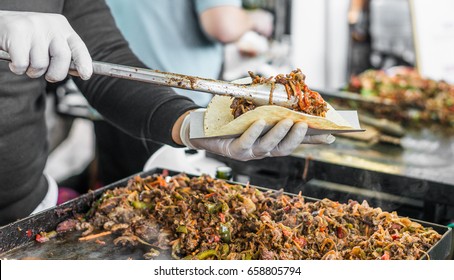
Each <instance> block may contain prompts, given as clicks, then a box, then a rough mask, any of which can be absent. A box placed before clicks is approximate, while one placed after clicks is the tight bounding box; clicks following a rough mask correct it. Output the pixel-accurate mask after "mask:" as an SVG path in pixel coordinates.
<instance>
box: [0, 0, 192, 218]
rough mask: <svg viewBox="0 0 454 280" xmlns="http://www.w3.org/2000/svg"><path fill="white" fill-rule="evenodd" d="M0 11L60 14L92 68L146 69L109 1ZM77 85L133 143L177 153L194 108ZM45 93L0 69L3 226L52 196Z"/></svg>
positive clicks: (71, 0)
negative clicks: (182, 126)
mask: <svg viewBox="0 0 454 280" xmlns="http://www.w3.org/2000/svg"><path fill="white" fill-rule="evenodd" d="M0 10H10V11H31V12H48V13H58V14H63V15H64V16H65V17H66V18H67V19H68V21H69V23H70V24H71V26H72V27H73V28H74V30H75V31H76V32H77V33H78V34H79V35H80V37H81V38H82V40H83V41H84V42H85V44H86V45H87V47H88V49H89V51H90V54H91V56H92V58H93V60H98V61H106V62H111V63H118V64H125V65H131V66H136V67H145V66H144V65H143V64H142V63H141V62H140V61H139V60H138V59H137V58H136V57H135V56H134V55H133V53H132V52H131V51H130V49H129V47H128V45H127V43H126V41H125V40H124V39H123V37H122V36H121V34H120V32H119V31H118V30H117V28H116V26H115V23H114V20H113V19H112V17H111V15H110V11H109V9H108V7H107V6H106V4H105V3H104V0H33V1H30V0H2V1H0ZM75 82H76V84H77V85H78V87H79V88H80V90H81V91H82V93H83V94H84V95H85V97H86V98H87V99H88V101H89V102H90V104H91V105H92V106H93V107H94V108H96V109H97V110H98V111H99V112H100V113H101V114H102V115H103V116H104V117H105V118H106V119H108V120H109V121H110V122H112V123H114V124H115V125H117V126H118V127H120V128H121V129H123V130H124V131H126V132H128V133H129V134H131V135H133V136H135V137H138V138H145V139H149V140H154V141H157V142H161V143H165V144H170V145H174V146H175V145H176V144H175V143H174V142H173V141H172V136H171V131H172V127H173V124H174V123H175V121H176V120H177V118H178V117H179V116H181V115H182V114H183V113H184V112H186V111H188V110H191V109H194V108H197V106H196V105H195V104H194V103H193V102H192V101H190V100H189V99H188V98H186V97H183V96H181V95H177V94H175V93H174V92H173V91H172V90H170V89H168V88H164V87H158V86H153V85H149V84H143V83H138V82H133V81H126V80H119V79H113V78H108V77H101V76H93V77H92V78H91V79H90V80H89V81H82V80H80V79H75ZM45 87H46V82H45V80H44V78H40V79H29V78H28V77H27V76H25V75H24V76H17V75H15V74H13V73H11V72H10V71H9V68H8V65H7V63H0V225H1V224H6V223H9V222H12V221H14V220H15V219H18V218H21V217H24V216H27V215H28V214H30V213H31V212H32V211H33V209H35V208H36V206H37V205H38V204H39V203H40V201H41V200H42V199H43V198H44V196H45V194H46V192H47V182H46V179H45V178H44V176H43V174H42V172H43V169H44V166H45V163H46V159H47V153H48V151H47V143H46V133H47V130H46V125H45V119H44V109H45ZM113 141H114V140H113Z"/></svg>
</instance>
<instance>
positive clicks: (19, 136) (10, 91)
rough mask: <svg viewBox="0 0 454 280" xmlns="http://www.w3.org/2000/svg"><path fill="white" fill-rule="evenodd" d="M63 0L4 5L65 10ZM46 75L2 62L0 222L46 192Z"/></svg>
mask: <svg viewBox="0 0 454 280" xmlns="http://www.w3.org/2000/svg"><path fill="white" fill-rule="evenodd" d="M63 5H64V1H61V0H33V1H29V0H2V1H0V10H8V11H28V12H46V13H61V12H62V9H63ZM45 87H46V82H45V80H44V78H39V79H30V78H28V77H27V76H26V75H22V76H18V75H15V74H13V73H11V72H10V70H9V67H8V63H6V62H0V224H5V223H8V222H11V221H13V220H15V219H17V218H20V217H24V216H26V215H28V214H30V213H31V212H32V211H33V210H34V209H35V207H36V206H37V205H38V204H39V202H40V201H41V200H42V199H43V198H44V196H45V194H46V192H47V182H46V179H45V178H44V176H43V175H42V172H43V169H44V166H45V164H46V159H47V141H46V134H47V129H46V123H45V118H44V110H45V94H46V93H45Z"/></svg>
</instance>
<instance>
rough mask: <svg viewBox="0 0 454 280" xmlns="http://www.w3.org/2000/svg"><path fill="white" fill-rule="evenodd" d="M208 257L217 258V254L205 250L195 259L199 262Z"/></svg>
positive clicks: (213, 251)
mask: <svg viewBox="0 0 454 280" xmlns="http://www.w3.org/2000/svg"><path fill="white" fill-rule="evenodd" d="M210 257H217V258H218V252H216V250H206V251H203V252H200V253H198V254H197V259H199V260H206V259H208V258H210ZM218 259H219V258H218Z"/></svg>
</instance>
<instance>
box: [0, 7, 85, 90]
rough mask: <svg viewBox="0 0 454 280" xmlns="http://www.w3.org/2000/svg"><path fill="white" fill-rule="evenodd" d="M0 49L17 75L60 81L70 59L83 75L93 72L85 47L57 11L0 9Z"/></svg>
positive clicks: (65, 72) (83, 76)
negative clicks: (36, 11)
mask: <svg viewBox="0 0 454 280" xmlns="http://www.w3.org/2000/svg"><path fill="white" fill-rule="evenodd" d="M0 49H1V50H4V51H7V52H8V53H9V54H10V56H11V61H12V62H11V63H10V69H11V71H12V72H14V73H16V74H18V75H22V74H24V73H26V74H27V75H28V76H29V77H31V78H38V77H41V76H42V75H44V74H45V77H46V80H48V81H49V82H57V81H61V80H63V79H65V78H66V76H67V75H68V70H69V65H70V63H71V59H72V60H73V61H74V64H75V66H76V68H77V71H78V73H79V75H80V77H81V78H82V79H85V80H86V79H89V78H90V76H91V75H92V72H93V66H92V60H91V57H90V54H89V52H88V50H87V47H86V46H85V44H84V43H83V41H82V39H81V38H80V37H79V35H77V34H76V32H75V31H74V30H73V28H72V27H71V26H70V24H69V23H68V21H67V20H66V18H65V17H63V16H61V15H58V14H48V13H29V12H12V11H0Z"/></svg>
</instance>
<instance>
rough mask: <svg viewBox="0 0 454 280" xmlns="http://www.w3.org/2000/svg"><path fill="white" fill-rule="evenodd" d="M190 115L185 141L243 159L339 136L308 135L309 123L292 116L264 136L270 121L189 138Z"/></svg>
mask: <svg viewBox="0 0 454 280" xmlns="http://www.w3.org/2000/svg"><path fill="white" fill-rule="evenodd" d="M190 117H191V116H190V115H188V116H186V118H185V119H184V121H183V124H182V125H181V130H180V137H181V140H182V142H183V144H184V145H186V146H187V147H189V148H192V149H199V150H206V151H208V152H212V153H215V154H218V155H222V156H226V157H229V158H233V159H236V160H241V161H247V160H251V159H261V158H265V157H278V156H286V155H289V154H290V153H292V152H293V150H295V149H296V148H297V147H298V146H299V145H300V144H301V143H305V144H331V143H332V142H334V140H335V138H334V136H332V135H317V136H306V132H307V124H306V123H302V122H298V123H293V121H292V120H291V119H284V120H282V121H280V122H279V123H277V124H276V125H275V126H274V127H272V128H271V129H270V130H269V131H268V132H267V133H266V134H264V135H263V136H260V134H261V133H262V132H263V130H264V129H265V126H266V123H265V121H263V120H258V121H256V122H255V123H253V124H252V125H251V126H250V127H249V128H248V129H247V130H246V131H245V132H244V133H243V134H242V135H241V136H240V137H238V138H225V139H224V138H223V139H221V138H210V139H189V128H190Z"/></svg>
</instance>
